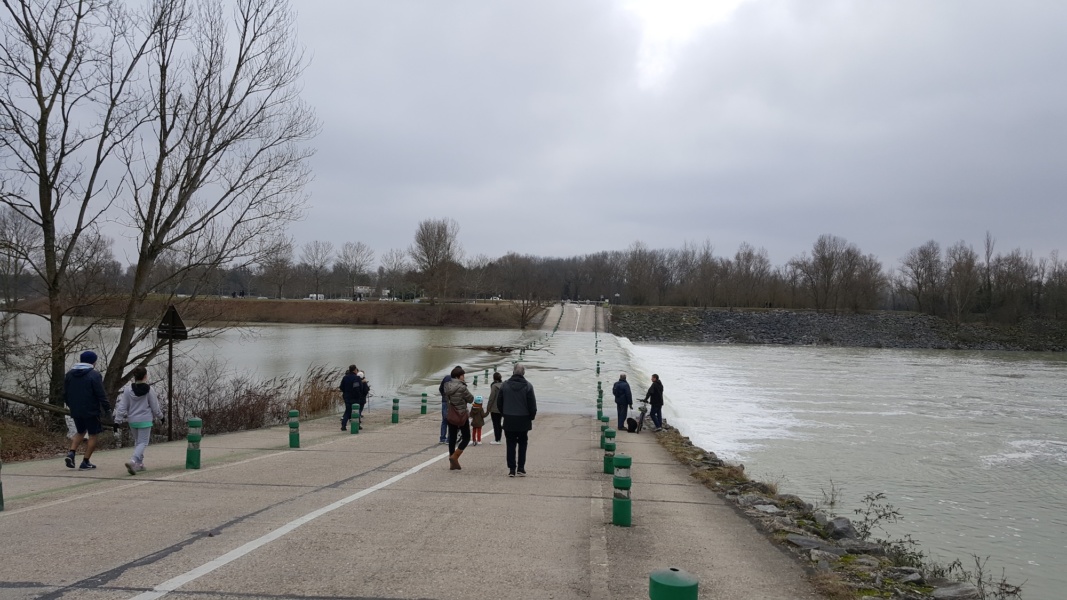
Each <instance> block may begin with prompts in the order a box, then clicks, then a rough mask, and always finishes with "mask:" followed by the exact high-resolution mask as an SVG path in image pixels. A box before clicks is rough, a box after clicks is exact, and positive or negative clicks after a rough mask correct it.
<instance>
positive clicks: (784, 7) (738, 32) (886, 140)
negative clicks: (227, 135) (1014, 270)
mask: <svg viewBox="0 0 1067 600" xmlns="http://www.w3.org/2000/svg"><path fill="white" fill-rule="evenodd" d="M294 4H295V8H296V10H297V12H298V23H299V36H300V41H301V43H302V44H303V45H304V46H305V47H306V48H307V50H308V54H309V57H310V65H309V67H308V69H307V71H306V74H305V77H304V99H305V100H306V101H308V102H309V103H310V104H311V105H312V106H314V108H315V110H316V111H317V114H318V116H319V118H320V119H321V120H322V123H323V129H322V133H321V134H320V135H319V136H318V137H317V138H316V139H315V141H314V146H315V147H316V148H317V155H316V156H315V158H314V159H313V162H312V167H313V170H314V176H315V180H314V182H313V183H312V184H311V185H310V187H309V189H308V191H309V192H310V207H309V210H308V215H307V219H306V220H304V221H303V222H301V223H298V224H296V225H295V226H294V227H293V228H292V230H291V233H292V235H293V236H294V237H295V239H296V242H297V243H298V244H303V243H306V242H308V241H311V240H315V239H321V240H324V241H330V242H333V243H334V245H335V246H340V244H342V243H343V242H345V241H362V242H365V243H366V244H368V245H369V246H370V247H371V248H373V249H374V250H375V251H376V253H377V257H380V256H381V255H382V254H383V253H384V252H385V251H387V250H389V249H390V248H407V247H408V246H409V245H410V244H411V241H412V238H413V235H414V232H415V228H416V226H417V224H418V222H419V221H421V220H424V219H429V218H441V217H452V218H455V219H456V220H457V221H458V222H459V223H460V226H461V243H462V245H463V248H464V250H465V252H466V254H467V255H468V256H471V255H476V254H485V255H488V256H489V257H491V258H495V257H498V256H501V255H503V254H505V253H507V252H509V251H515V252H520V253H528V254H534V255H539V256H576V255H581V254H587V253H592V252H597V251H601V250H622V249H625V248H627V247H629V246H630V245H631V244H632V243H633V242H635V241H637V240H640V241H642V242H644V243H645V244H647V245H648V246H649V247H652V248H677V247H680V246H681V245H682V244H683V242H685V241H692V242H696V243H698V244H701V243H703V242H704V241H705V240H709V241H710V242H711V243H712V244H713V245H714V247H715V252H716V254H717V255H727V256H732V255H733V254H734V252H735V251H736V250H737V248H738V246H739V245H740V244H741V243H742V242H748V243H749V244H751V245H753V246H756V247H764V248H766V249H767V250H768V252H769V254H770V258H771V261H772V262H773V263H774V264H776V265H778V264H783V263H785V262H786V261H788V260H789V259H790V258H792V257H793V256H797V255H799V254H800V253H801V252H804V251H807V250H809V249H810V247H811V244H812V242H814V241H815V239H816V238H817V237H818V236H819V235H820V234H823V233H831V234H834V235H837V236H840V237H843V238H845V239H847V240H848V241H850V242H853V243H855V244H856V245H857V246H859V247H860V249H861V250H863V251H864V252H865V253H874V254H876V255H878V256H879V257H880V258H881V259H882V260H883V262H884V264H885V265H886V266H887V267H892V266H896V265H897V264H898V260H899V259H900V257H901V256H903V255H904V254H905V253H906V252H907V251H908V250H909V249H911V248H913V247H916V246H918V245H920V244H922V243H923V242H925V241H927V240H929V239H935V240H937V241H938V242H940V243H941V244H942V246H943V247H944V246H947V245H949V244H951V243H953V242H955V241H957V240H960V239H963V240H966V241H968V242H970V243H971V244H972V245H973V246H974V247H975V249H976V250H979V252H981V246H982V240H983V238H984V235H985V232H986V231H987V230H989V231H991V232H992V233H993V235H994V236H995V237H996V239H997V250H998V251H1002V252H1006V251H1009V250H1011V249H1012V248H1016V247H1021V248H1022V249H1023V250H1032V251H1033V252H1034V254H1035V255H1038V256H1047V255H1048V253H1049V252H1050V251H1052V250H1055V249H1060V250H1061V251H1064V252H1065V253H1067V244H1065V243H1064V240H1065V239H1067V238H1065V235H1064V227H1065V224H1067V198H1065V195H1064V191H1065V189H1067V185H1065V184H1067V119H1065V117H1067V74H1065V71H1064V67H1063V64H1064V62H1065V61H1067V35H1065V32H1067V2H1063V1H1062V0H1047V1H1027V0H1013V1H1012V2H1003V1H996V2H994V1H989V0H938V1H936V2H932V1H930V0H863V1H857V0H847V1H846V0H840V1H838V0H781V1H779V0H695V1H691V2H681V1H676V2H671V1H668V0H649V1H647V2H643V1H641V2H624V1H607V0H604V1H595V0H558V1H545V0H538V1H537V2H501V1H495V0H481V1H462V0H449V1H440V0H426V1H421V2H416V1H396V0H378V1H370V0H367V1H353V2H338V1H336V0H300V1H299V2H295V3H294Z"/></svg>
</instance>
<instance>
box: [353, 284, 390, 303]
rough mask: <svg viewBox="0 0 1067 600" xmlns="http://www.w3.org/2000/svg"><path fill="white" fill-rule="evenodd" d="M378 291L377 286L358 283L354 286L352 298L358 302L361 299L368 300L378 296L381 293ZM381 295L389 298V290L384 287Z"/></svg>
mask: <svg viewBox="0 0 1067 600" xmlns="http://www.w3.org/2000/svg"><path fill="white" fill-rule="evenodd" d="M377 292H378V290H377V288H373V287H371V286H369V285H357V286H355V287H354V288H352V299H353V300H355V301H357V302H358V301H360V300H368V299H370V298H375V297H378V296H379V294H378V293H377ZM380 295H381V297H382V298H388V297H389V290H387V289H383V290H382V293H381V294H380Z"/></svg>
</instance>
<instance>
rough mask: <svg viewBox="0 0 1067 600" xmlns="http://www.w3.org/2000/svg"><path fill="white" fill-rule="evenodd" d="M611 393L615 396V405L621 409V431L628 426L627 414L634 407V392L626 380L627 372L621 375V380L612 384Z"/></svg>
mask: <svg viewBox="0 0 1067 600" xmlns="http://www.w3.org/2000/svg"><path fill="white" fill-rule="evenodd" d="M611 394H612V395H613V396H615V407H616V408H617V409H618V411H619V431H622V429H623V427H625V426H626V414H627V413H628V412H629V410H630V409H631V408H633V407H634V396H633V392H631V391H630V384H629V383H627V382H626V373H623V374H621V375H619V380H618V381H616V382H615V385H613V386H611Z"/></svg>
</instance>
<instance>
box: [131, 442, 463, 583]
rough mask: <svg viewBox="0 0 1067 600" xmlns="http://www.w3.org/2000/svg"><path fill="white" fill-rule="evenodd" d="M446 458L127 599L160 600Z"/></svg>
mask: <svg viewBox="0 0 1067 600" xmlns="http://www.w3.org/2000/svg"><path fill="white" fill-rule="evenodd" d="M447 456H448V455H447V454H439V455H437V456H435V457H434V458H431V459H430V460H428V461H426V462H424V463H422V464H420V465H416V466H414V467H412V468H410V469H408V470H407V471H404V472H403V473H400V474H399V475H394V476H392V477H390V478H389V479H386V480H385V481H383V482H381V483H379V484H376V485H372V486H371V487H369V488H367V489H365V490H361V491H358V492H356V493H355V494H352V495H351V496H348V497H347V498H342V499H340V500H338V501H337V502H334V503H333V504H328V505H326V506H324V507H322V508H320V509H318V510H314V511H312V512H309V513H308V514H306V515H304V516H302V517H299V518H297V519H293V520H292V521H289V522H288V523H286V524H285V525H282V526H281V527H279V528H278V529H275V530H274V531H271V532H270V533H268V534H266V535H264V536H262V537H260V538H257V539H254V540H252V541H251V542H248V543H247V544H244V545H243V546H240V547H238V548H234V549H233V550H230V551H229V552H227V553H226V554H223V555H222V556H220V557H218V558H216V559H214V560H211V561H208V562H206V563H204V564H202V565H200V566H199V567H197V568H195V569H193V570H191V571H188V572H186V573H183V574H181V575H178V576H177V577H174V578H172V579H168V580H167V581H164V582H163V583H161V584H159V585H157V586H156V587H155V588H153V589H152V591H150V592H145V593H143V594H138V595H136V596H134V597H133V598H132V599H131V600H154V599H155V598H162V597H163V596H166V595H167V594H169V593H170V592H173V591H174V590H176V589H178V588H180V587H181V586H183V585H185V584H187V583H189V582H191V581H195V580H197V579H199V578H201V577H203V576H204V575H207V574H208V573H210V572H212V571H214V570H215V569H218V568H219V567H223V566H225V565H228V564H229V563H231V562H233V561H235V560H237V559H238V558H241V557H242V556H244V555H246V554H248V553H250V552H252V551H253V550H256V549H257V548H260V547H262V546H265V545H267V544H269V543H270V542H273V541H274V540H276V539H278V538H280V537H282V536H284V535H285V534H287V533H289V532H291V531H293V530H295V529H296V528H297V527H300V526H301V525H304V524H305V523H310V522H311V521H314V520H315V519H317V518H319V517H321V516H323V515H325V514H328V513H330V512H333V511H334V510H337V509H338V508H341V507H342V506H345V505H346V504H349V503H351V502H355V501H356V500H359V499H360V498H363V497H365V496H369V495H370V494H373V493H374V492H377V491H378V490H380V489H382V488H385V487H388V486H390V485H393V484H394V483H396V482H398V481H400V480H401V479H404V478H405V477H408V476H409V475H414V474H415V473H418V472H419V471H421V470H423V469H424V468H426V467H428V466H430V465H432V464H433V463H435V462H437V461H439V460H441V459H443V458H446V457H447Z"/></svg>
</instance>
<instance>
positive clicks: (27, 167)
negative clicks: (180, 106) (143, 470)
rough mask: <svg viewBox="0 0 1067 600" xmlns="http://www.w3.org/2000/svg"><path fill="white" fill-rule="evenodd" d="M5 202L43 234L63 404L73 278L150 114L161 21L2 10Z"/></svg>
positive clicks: (114, 5)
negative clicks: (147, 84) (147, 75)
mask: <svg viewBox="0 0 1067 600" xmlns="http://www.w3.org/2000/svg"><path fill="white" fill-rule="evenodd" d="M0 10H2V11H3V13H4V17H3V18H2V19H0V165H3V166H2V167H0V168H2V169H3V177H2V178H0V179H2V180H3V181H4V186H3V187H0V203H3V204H6V205H7V206H10V207H11V208H12V209H14V210H15V211H17V212H18V213H19V214H21V215H22V216H24V217H26V218H27V219H29V220H30V221H31V222H33V223H34V225H35V226H36V227H38V228H39V229H40V232H41V251H40V253H39V256H38V257H36V258H35V259H34V260H33V261H31V265H32V267H31V268H32V269H33V271H34V273H35V275H36V276H37V277H38V278H39V280H40V282H41V285H42V288H43V292H44V294H45V296H46V297H47V300H48V313H47V315H46V318H47V320H48V322H49V343H50V354H49V363H50V372H49V386H48V387H49V390H48V396H49V401H50V402H52V403H54V404H60V403H61V402H62V400H61V392H62V387H63V375H64V370H65V361H66V355H67V349H68V346H69V345H70V343H71V342H70V340H68V336H67V331H66V330H67V327H68V326H69V325H70V321H69V320H67V319H64V316H65V315H66V314H67V312H68V310H69V307H68V302H67V299H66V298H64V289H65V288H66V287H67V284H66V281H65V280H66V278H67V276H68V271H69V269H70V268H71V261H72V260H74V259H75V257H76V253H75V249H76V248H77V247H78V245H79V243H80V242H81V238H82V236H83V235H85V234H86V232H87V231H89V230H90V228H91V227H92V225H93V224H94V223H96V222H97V221H98V220H99V219H100V218H101V215H102V214H103V213H104V212H105V211H106V210H107V209H108V208H109V207H110V206H111V204H112V203H113V202H114V201H115V199H116V197H117V195H118V194H119V192H120V190H121V188H122V181H121V178H120V179H119V181H114V180H111V181H109V180H107V179H106V178H105V177H104V173H105V172H107V171H109V170H110V171H111V172H113V173H114V172H119V173H121V171H122V168H121V166H120V165H119V163H118V159H117V156H116V155H117V154H118V151H119V150H120V149H121V148H123V147H124V146H126V145H128V144H129V143H130V140H131V137H132V135H133V134H134V132H135V131H136V130H137V129H138V128H139V127H140V126H141V125H142V124H143V122H144V120H145V119H146V114H147V113H146V109H147V95H146V93H145V88H143V87H141V86H138V85H137V83H138V77H139V74H138V66H139V65H140V64H141V63H142V62H143V60H144V58H145V56H146V53H147V52H148V51H149V49H150V47H151V45H152V44H153V40H154V36H155V34H156V32H157V31H158V29H159V26H160V23H159V22H158V21H149V22H147V23H145V24H144V26H143V27H141V28H136V27H130V26H129V25H130V23H131V22H132V21H133V18H132V16H131V15H129V14H127V13H126V11H125V9H124V3H122V2H117V1H109V0H98V1H84V2H69V1H65V0H36V1H35V0H5V1H4V3H3V8H2V9H0Z"/></svg>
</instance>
